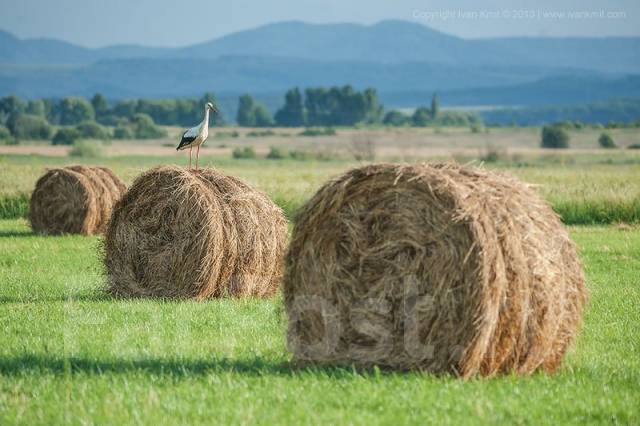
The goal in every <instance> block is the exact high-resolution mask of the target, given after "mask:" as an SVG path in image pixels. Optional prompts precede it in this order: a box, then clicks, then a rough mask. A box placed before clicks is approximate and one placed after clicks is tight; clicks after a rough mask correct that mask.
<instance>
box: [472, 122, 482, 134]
mask: <svg viewBox="0 0 640 426" xmlns="http://www.w3.org/2000/svg"><path fill="white" fill-rule="evenodd" d="M469 129H470V130H471V133H480V132H482V131H483V130H484V126H483V125H482V123H479V122H474V123H471V125H470V126H469Z"/></svg>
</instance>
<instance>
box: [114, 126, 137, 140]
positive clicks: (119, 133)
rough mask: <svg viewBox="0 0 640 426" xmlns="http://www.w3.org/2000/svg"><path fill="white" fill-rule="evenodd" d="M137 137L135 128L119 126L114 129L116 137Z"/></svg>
mask: <svg viewBox="0 0 640 426" xmlns="http://www.w3.org/2000/svg"><path fill="white" fill-rule="evenodd" d="M134 137H135V135H134V133H133V129H131V127H127V126H118V127H116V128H115V129H114V130H113V138H114V139H133V138H134Z"/></svg>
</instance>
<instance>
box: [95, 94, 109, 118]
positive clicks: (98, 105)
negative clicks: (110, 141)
mask: <svg viewBox="0 0 640 426" xmlns="http://www.w3.org/2000/svg"><path fill="white" fill-rule="evenodd" d="M91 106H92V107H93V111H94V113H95V115H96V120H100V119H101V118H102V117H104V116H105V115H107V113H108V112H109V103H108V102H107V99H106V98H105V97H104V96H102V95H101V94H100V93H96V94H95V95H93V98H91Z"/></svg>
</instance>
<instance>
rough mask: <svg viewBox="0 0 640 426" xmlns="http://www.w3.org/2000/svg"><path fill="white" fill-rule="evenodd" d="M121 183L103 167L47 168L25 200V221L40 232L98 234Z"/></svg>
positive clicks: (119, 194)
mask: <svg viewBox="0 0 640 426" xmlns="http://www.w3.org/2000/svg"><path fill="white" fill-rule="evenodd" d="M125 190H126V186H125V185H124V183H123V182H122V181H121V180H120V179H119V178H118V177H117V176H116V175H115V174H114V173H113V172H112V171H111V170H109V169H107V168H103V167H89V166H68V167H63V168H56V169H51V170H49V171H48V172H47V173H45V174H44V175H43V176H42V177H41V178H40V179H38V181H37V182H36V185H35V188H34V190H33V193H32V194H31V201H30V203H29V221H30V222H31V228H32V229H33V230H34V232H38V233H41V234H49V235H57V234H84V235H93V234H101V233H103V232H104V231H105V229H106V227H107V223H108V221H109V217H110V215H111V209H112V207H113V204H114V203H115V201H117V200H118V198H120V196H121V195H122V194H123V193H124V191H125Z"/></svg>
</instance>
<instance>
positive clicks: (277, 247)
mask: <svg viewBox="0 0 640 426" xmlns="http://www.w3.org/2000/svg"><path fill="white" fill-rule="evenodd" d="M286 240H287V220H286V218H285V217H284V214H283V212H282V210H281V209H280V208H279V207H278V206H276V205H275V204H274V203H273V202H272V201H271V200H269V199H268V198H267V197H266V196H265V195H264V194H262V193H261V192H259V191H257V190H255V189H253V188H251V187H249V186H248V185H246V184H245V183H243V182H241V181H240V180H238V179H236V178H234V177H231V176H227V175H224V174H222V173H220V172H218V171H216V170H213V169H200V170H199V171H193V170H185V169H182V168H179V167H174V166H161V167H156V168H154V169H151V170H149V171H147V172H145V173H143V174H142V175H141V176H139V177H138V178H137V179H136V180H135V182H134V183H133V185H132V186H131V187H130V188H129V191H128V192H127V194H126V195H125V196H124V197H123V198H122V199H121V200H120V201H119V202H118V203H117V205H116V207H115V208H114V211H113V216H112V219H111V222H110V225H109V228H108V230H107V232H106V237H105V242H104V252H105V253H104V255H105V267H106V274H107V291H108V292H109V293H111V294H113V295H115V296H120V297H163V298H192V299H196V300H203V299H207V298H215V297H224V296H233V297H268V296H271V295H273V294H274V293H275V292H276V290H277V288H278V284H279V281H280V279H281V276H282V267H283V259H284V253H285V250H286Z"/></svg>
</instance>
